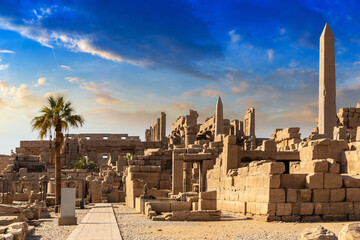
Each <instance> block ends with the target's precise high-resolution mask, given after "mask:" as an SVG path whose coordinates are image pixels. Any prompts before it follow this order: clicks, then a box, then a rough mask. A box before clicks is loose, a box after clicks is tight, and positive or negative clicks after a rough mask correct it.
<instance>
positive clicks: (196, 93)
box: [182, 88, 223, 98]
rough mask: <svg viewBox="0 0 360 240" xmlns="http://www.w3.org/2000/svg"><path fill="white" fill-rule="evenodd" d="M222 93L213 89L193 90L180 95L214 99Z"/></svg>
mask: <svg viewBox="0 0 360 240" xmlns="http://www.w3.org/2000/svg"><path fill="white" fill-rule="evenodd" d="M222 94H223V92H221V91H219V90H215V89H200V88H198V89H194V90H191V91H188V92H184V93H183V94H182V95H183V97H199V96H201V97H211V98H216V97H218V96H221V95H222Z"/></svg>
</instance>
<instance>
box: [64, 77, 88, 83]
mask: <svg viewBox="0 0 360 240" xmlns="http://www.w3.org/2000/svg"><path fill="white" fill-rule="evenodd" d="M65 79H66V80H68V81H69V82H70V83H80V82H83V81H85V80H84V79H80V78H77V77H66V78H65Z"/></svg>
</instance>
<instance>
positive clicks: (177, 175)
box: [172, 152, 184, 194]
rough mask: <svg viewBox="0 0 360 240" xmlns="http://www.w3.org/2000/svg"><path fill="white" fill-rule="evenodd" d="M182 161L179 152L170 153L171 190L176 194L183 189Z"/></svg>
mask: <svg viewBox="0 0 360 240" xmlns="http://www.w3.org/2000/svg"><path fill="white" fill-rule="evenodd" d="M183 165H184V161H183V159H182V158H181V156H179V154H177V153H175V152H173V153H172V192H173V194H178V193H179V192H184V191H183V178H184V177H183V176H184V175H183V174H184V172H183Z"/></svg>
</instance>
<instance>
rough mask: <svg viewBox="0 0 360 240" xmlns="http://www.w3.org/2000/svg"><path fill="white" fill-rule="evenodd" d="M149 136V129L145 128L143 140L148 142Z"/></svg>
mask: <svg viewBox="0 0 360 240" xmlns="http://www.w3.org/2000/svg"><path fill="white" fill-rule="evenodd" d="M150 137H151V132H150V129H146V130H145V142H150V141H151V139H150Z"/></svg>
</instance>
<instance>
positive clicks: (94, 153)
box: [88, 149, 98, 163]
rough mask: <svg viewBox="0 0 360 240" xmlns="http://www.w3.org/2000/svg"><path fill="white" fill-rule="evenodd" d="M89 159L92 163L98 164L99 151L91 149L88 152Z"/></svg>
mask: <svg viewBox="0 0 360 240" xmlns="http://www.w3.org/2000/svg"><path fill="white" fill-rule="evenodd" d="M88 158H89V159H90V160H91V161H94V162H96V163H98V155H97V150H96V149H90V150H89V152H88Z"/></svg>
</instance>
